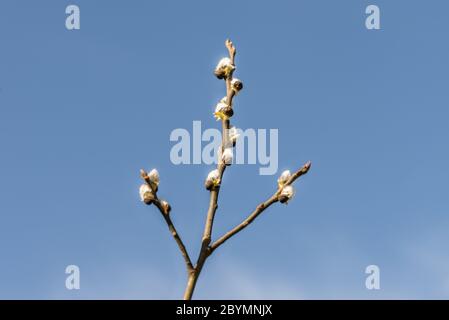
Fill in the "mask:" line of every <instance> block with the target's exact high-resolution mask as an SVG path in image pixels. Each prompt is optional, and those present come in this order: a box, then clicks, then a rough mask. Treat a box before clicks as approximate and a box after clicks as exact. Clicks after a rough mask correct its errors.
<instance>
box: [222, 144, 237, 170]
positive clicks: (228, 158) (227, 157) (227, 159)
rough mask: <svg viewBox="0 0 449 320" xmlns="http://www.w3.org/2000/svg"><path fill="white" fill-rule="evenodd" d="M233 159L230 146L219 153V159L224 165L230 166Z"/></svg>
mask: <svg viewBox="0 0 449 320" xmlns="http://www.w3.org/2000/svg"><path fill="white" fill-rule="evenodd" d="M233 159H234V153H233V152H232V148H226V149H225V150H224V152H223V154H222V155H221V160H222V161H223V162H224V164H225V165H227V166H230V165H231V164H232V160H233Z"/></svg>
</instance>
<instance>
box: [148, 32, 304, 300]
mask: <svg viewBox="0 0 449 320" xmlns="http://www.w3.org/2000/svg"><path fill="white" fill-rule="evenodd" d="M225 46H226V48H227V49H228V54H229V57H227V58H223V59H221V60H220V62H219V64H218V65H217V68H216V69H215V71H214V74H215V76H216V77H217V78H218V79H223V80H225V84H226V99H225V100H224V99H222V102H221V103H223V102H224V103H226V105H227V107H229V108H230V109H231V110H227V112H215V115H216V117H218V118H219V119H221V124H222V142H221V154H220V158H219V159H218V165H217V168H216V169H215V170H213V171H211V172H210V173H209V175H208V177H207V179H206V182H205V187H206V189H207V190H209V192H210V199H209V207H208V210H207V215H206V222H205V225H204V231H203V236H202V239H201V249H200V252H199V255H198V258H197V260H196V263H195V265H194V264H193V263H192V260H191V259H190V256H189V254H188V251H187V249H186V247H185V245H184V243H183V241H182V240H181V237H180V235H179V233H178V232H177V230H176V228H175V226H174V224H173V221H172V220H171V218H170V211H171V207H170V205H169V203H168V202H167V201H165V200H160V199H159V198H158V195H157V192H158V185H159V174H158V173H157V171H155V169H154V170H152V171H151V172H150V173H147V172H146V171H145V170H141V178H142V179H143V181H144V183H145V184H144V185H143V186H141V198H142V201H144V202H145V203H146V204H148V205H151V204H154V205H155V206H156V207H157V208H158V209H159V211H160V213H161V214H162V216H163V217H164V220H165V222H166V223H167V226H168V228H169V231H170V233H171V234H172V236H173V238H174V240H175V241H176V243H177V245H178V247H179V250H180V251H181V254H182V256H183V258H184V262H185V266H186V270H187V274H188V281H187V286H186V289H185V292H184V299H185V300H190V299H191V298H192V295H193V292H194V289H195V286H196V283H197V280H198V277H199V275H200V273H201V271H202V269H203V266H204V264H205V262H206V260H207V258H208V257H209V256H210V255H211V254H212V253H213V252H214V251H215V250H216V249H218V248H219V247H220V246H221V245H222V244H223V243H225V242H226V241H227V240H229V239H230V238H232V237H233V236H235V235H237V234H238V233H239V232H240V231H242V230H243V229H245V228H246V227H247V226H249V225H250V224H251V223H252V222H253V221H254V220H255V219H256V218H257V217H258V216H259V215H260V214H261V213H262V212H264V211H265V210H266V209H268V208H269V207H270V206H271V205H273V204H274V203H277V202H281V203H285V204H287V203H288V201H289V200H290V199H291V197H292V196H293V187H292V184H293V183H294V182H295V181H296V180H297V179H298V178H300V177H301V176H303V175H305V174H306V173H307V172H308V171H309V170H310V167H311V163H310V161H309V162H307V163H306V164H304V165H303V166H302V167H301V168H300V169H298V170H297V171H295V172H294V173H293V174H290V171H288V170H287V171H284V173H283V174H282V175H281V177H280V178H279V180H278V188H277V190H276V191H275V192H274V193H273V195H272V196H271V197H269V198H268V199H266V200H265V201H263V202H261V203H260V204H259V205H257V206H256V208H255V209H254V211H253V212H252V213H251V214H250V215H249V216H248V217H247V218H246V219H244V220H243V221H242V222H241V223H240V224H238V225H237V226H235V227H234V228H232V229H231V230H230V231H228V232H227V233H225V234H224V235H222V236H221V237H219V238H218V239H217V240H216V241H215V242H212V230H213V223H214V220H215V213H216V211H217V208H218V196H219V192H220V188H221V181H222V178H223V175H224V172H225V170H226V168H227V166H228V165H230V163H225V162H224V161H223V159H221V156H222V155H223V153H224V152H225V149H227V148H232V147H233V146H235V140H234V141H231V140H232V139H230V137H229V130H230V128H231V125H230V118H231V117H232V115H233V114H234V112H233V110H232V109H233V99H234V97H235V96H236V94H237V93H238V92H239V91H240V90H241V89H242V88H243V84H242V82H241V81H240V80H238V79H236V78H234V77H233V74H234V71H235V55H236V53H237V50H236V48H235V46H234V44H233V43H232V41H230V40H229V39H228V40H226V41H225ZM218 111H220V110H218ZM231 162H232V161H231Z"/></svg>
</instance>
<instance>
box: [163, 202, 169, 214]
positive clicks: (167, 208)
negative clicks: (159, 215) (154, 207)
mask: <svg viewBox="0 0 449 320" xmlns="http://www.w3.org/2000/svg"><path fill="white" fill-rule="evenodd" d="M161 207H162V210H163V211H164V213H165V214H169V213H170V211H171V206H170V204H169V203H168V202H167V201H165V200H161Z"/></svg>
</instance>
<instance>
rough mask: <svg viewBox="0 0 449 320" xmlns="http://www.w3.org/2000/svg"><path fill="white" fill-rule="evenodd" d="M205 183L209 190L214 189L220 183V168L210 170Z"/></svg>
mask: <svg viewBox="0 0 449 320" xmlns="http://www.w3.org/2000/svg"><path fill="white" fill-rule="evenodd" d="M204 185H205V187H206V189H207V190H212V189H213V188H215V187H217V186H219V185H220V173H219V172H218V169H215V170H212V171H211V172H209V174H208V175H207V179H206V182H205V183H204Z"/></svg>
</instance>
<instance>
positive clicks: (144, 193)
mask: <svg viewBox="0 0 449 320" xmlns="http://www.w3.org/2000/svg"><path fill="white" fill-rule="evenodd" d="M139 195H140V200H141V201H142V202H145V203H146V204H151V203H152V202H153V200H154V195H153V191H152V190H151V188H150V186H149V185H148V184H146V183H144V184H142V185H141V186H140V189H139Z"/></svg>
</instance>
